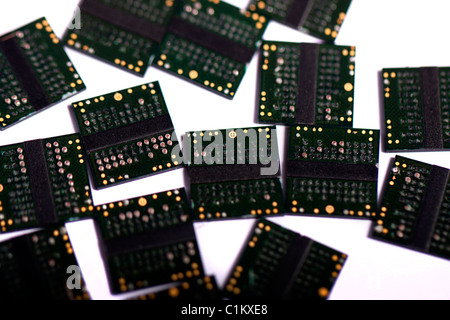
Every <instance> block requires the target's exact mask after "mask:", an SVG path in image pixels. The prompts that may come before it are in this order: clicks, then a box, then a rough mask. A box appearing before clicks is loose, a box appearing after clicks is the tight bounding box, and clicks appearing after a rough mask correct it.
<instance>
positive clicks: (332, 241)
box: [0, 0, 450, 299]
mask: <svg viewBox="0 0 450 320" xmlns="http://www.w3.org/2000/svg"><path fill="white" fill-rule="evenodd" d="M228 2H230V3H232V4H234V5H236V6H239V7H241V8H244V7H246V5H247V0H228ZM77 3H78V1H77V0H64V1H61V0H40V1H35V0H15V1H2V2H1V4H0V21H1V25H0V34H4V33H6V32H8V31H11V30H13V29H16V28H17V27H20V26H22V25H25V24H27V23H29V22H31V21H33V20H35V19H37V18H40V17H42V16H46V17H47V19H48V21H49V22H50V24H51V26H52V27H53V29H54V30H55V32H56V34H57V35H58V36H59V37H61V36H62V34H63V32H64V30H65V28H66V26H67V25H68V23H69V21H70V19H71V17H72V13H73V11H74V10H75V7H76V5H77ZM448 12H450V3H449V2H448V1H443V0H428V1H425V2H424V1H422V0H421V1H419V0H377V1H364V0H354V1H353V4H352V6H351V7H350V10H349V12H348V15H347V18H346V20H345V22H344V25H343V27H342V29H341V33H340V35H339V36H338V39H337V41H336V43H337V44H342V45H355V46H356V47H357V64H356V85H355V117H354V118H355V121H354V124H355V127H356V128H373V129H379V128H380V123H379V119H380V116H379V109H380V101H379V96H378V78H377V77H378V71H379V70H381V69H382V68H383V67H406V66H409V67H421V66H449V65H450V46H449V44H448V30H450V19H449V18H448ZM265 39H267V40H282V41H293V42H318V40H316V39H314V38H312V37H309V36H307V35H305V34H302V33H300V32H297V31H295V30H291V29H289V28H286V27H283V26H281V25H279V24H277V23H274V22H272V23H271V24H270V26H269V28H268V30H267V32H266V34H265ZM67 51H68V54H69V56H70V58H71V59H72V61H73V63H74V65H75V67H76V68H77V70H78V72H79V73H80V75H81V77H82V78H83V80H84V81H85V83H86V86H87V88H88V89H87V90H86V91H84V92H83V93H81V94H79V95H77V96H75V97H73V98H72V99H70V100H69V101H65V102H63V103H60V104H59V105H57V106H54V107H52V108H51V109H49V110H46V111H44V112H42V113H40V114H38V115H37V116H34V117H32V118H30V119H28V120H26V121H24V122H22V123H20V124H18V125H16V126H14V127H12V128H10V129H8V130H6V131H4V132H0V145H7V144H12V143H17V142H22V141H25V140H31V139H37V138H46V137H51V136H57V135H63V134H69V133H73V132H76V129H75V126H74V123H73V122H72V120H71V117H70V113H69V108H68V106H69V104H70V103H71V102H74V101H79V100H82V99H86V98H90V97H93V96H97V95H101V94H105V93H109V92H112V91H115V90H119V89H124V88H128V87H132V86H136V85H140V84H142V83H144V82H151V81H156V80H159V81H160V84H161V87H162V90H163V93H164V95H165V98H166V102H167V104H168V106H169V110H170V113H171V116H172V119H173V122H174V125H175V128H176V131H177V132H178V134H179V135H181V134H184V133H185V132H186V131H192V130H203V129H222V128H239V127H244V126H253V125H256V124H255V123H254V120H253V119H254V118H255V112H256V107H255V90H256V83H257V80H256V69H257V58H256V56H255V57H254V59H253V61H252V63H251V64H250V66H249V68H248V71H247V74H246V76H245V78H244V81H243V83H242V85H241V87H240V89H239V90H238V92H237V95H236V97H235V99H234V100H233V101H229V100H226V99H224V98H222V97H220V96H217V95H215V94H213V93H210V92H208V91H206V90H203V89H201V88H199V87H196V86H193V85H191V84H189V83H187V82H185V81H183V80H181V79H178V78H176V77H173V76H171V75H169V74H166V73H164V72H161V71H158V70H156V69H155V68H150V69H149V70H148V71H147V73H146V75H145V78H144V79H142V78H139V77H136V76H134V75H132V74H128V73H127V72H123V71H121V70H119V69H116V68H114V67H112V66H109V65H107V64H104V63H102V62H99V61H97V60H95V59H93V58H90V57H88V56H84V55H82V54H79V53H77V52H75V51H72V50H67ZM284 133H285V128H283V127H279V132H278V135H279V139H280V145H283V142H284ZM393 156H395V155H394V154H389V155H387V154H382V156H381V159H380V189H381V186H382V184H383V183H384V177H385V174H386V172H387V170H388V168H387V165H388V163H389V160H390V158H391V157H393ZM404 156H407V157H410V158H413V159H416V160H419V161H425V162H428V163H432V164H436V165H441V166H446V167H450V165H449V159H450V157H449V153H448V152H447V153H422V154H420V153H408V154H404ZM183 186H184V181H183V174H182V171H181V170H178V171H175V172H172V173H168V174H163V175H160V176H156V177H151V178H148V179H143V180H140V181H136V182H132V183H128V184H125V185H122V186H118V187H114V188H111V189H107V190H104V191H101V192H94V201H95V204H97V205H98V204H103V203H106V202H110V201H118V200H122V199H125V198H131V197H138V196H141V195H146V194H151V193H154V192H161V191H166V190H169V189H174V188H179V187H183ZM274 221H275V222H277V223H280V224H282V225H283V226H286V227H288V228H290V229H292V230H295V231H297V232H300V233H302V234H303V235H306V236H309V237H312V238H313V239H315V240H316V241H319V242H322V243H324V244H326V245H328V246H331V247H333V248H335V249H337V250H341V251H343V252H345V253H347V254H349V259H348V262H347V264H346V265H345V267H344V269H343V271H342V273H341V276H340V278H339V279H338V281H337V283H336V286H335V288H334V290H333V292H332V295H331V297H330V298H331V299H450V262H449V261H445V260H443V259H438V258H434V257H431V256H427V255H424V254H420V253H417V252H413V251H409V250H406V249H402V248H400V247H396V246H392V245H388V244H385V243H382V242H378V241H374V240H370V239H368V237H367V236H368V233H369V226H370V223H369V222H367V221H357V220H345V219H329V218H299V217H285V218H276V219H274ZM252 224H253V221H249V220H245V221H233V222H217V223H209V224H197V225H196V232H197V235H198V238H199V242H200V247H201V253H202V257H203V260H204V264H205V268H206V270H207V272H208V273H210V274H214V275H216V276H217V278H218V280H219V282H220V283H223V282H224V281H225V278H226V275H227V273H228V272H229V269H230V268H231V266H232V265H233V262H234V260H235V258H236V255H237V254H238V251H239V250H240V248H241V246H242V244H243V242H244V239H246V237H247V235H248V232H249V231H250V228H251V226H252ZM68 229H69V232H70V236H71V238H72V241H73V246H74V248H75V252H76V256H77V258H78V260H79V263H80V265H81V267H82V270H83V273H84V277H85V280H86V282H87V285H88V288H89V290H90V293H91V295H92V297H93V298H94V299H117V298H119V297H113V296H111V294H110V293H109V289H108V285H107V282H106V276H105V273H104V269H103V264H102V262H101V260H100V257H99V252H98V249H97V238H96V235H95V233H94V229H93V224H92V222H91V221H84V222H77V223H72V224H69V225H68ZM10 237H11V236H10V235H9V236H1V237H0V240H4V239H7V238H10ZM120 298H121V297H120Z"/></svg>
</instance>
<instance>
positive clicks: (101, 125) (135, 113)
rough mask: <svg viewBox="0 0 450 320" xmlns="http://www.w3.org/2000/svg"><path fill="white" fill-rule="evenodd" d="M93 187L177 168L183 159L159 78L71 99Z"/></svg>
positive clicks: (110, 184) (105, 185)
mask: <svg viewBox="0 0 450 320" xmlns="http://www.w3.org/2000/svg"><path fill="white" fill-rule="evenodd" d="M73 110H74V112H75V116H76V119H77V121H78V126H79V128H80V131H81V136H82V138H81V139H82V142H83V145H84V148H85V150H86V153H87V156H88V159H89V165H90V168H91V172H92V174H93V177H94V184H95V187H96V188H104V187H108V186H112V185H115V184H119V183H123V182H126V181H129V180H132V179H137V178H143V177H146V176H149V175H153V174H159V173H161V172H165V171H168V170H173V169H176V168H177V167H179V166H180V164H181V163H182V156H181V150H180V147H179V144H178V139H177V137H176V134H175V131H174V128H173V124H172V120H171V118H170V115H169V111H168V110H167V106H166V103H165V101H164V97H163V94H162V91H161V88H160V86H159V83H158V82H154V83H150V84H145V85H142V86H138V87H134V88H130V89H125V90H122V91H117V92H115V93H110V94H107V95H103V96H100V97H95V98H91V99H87V100H84V101H80V102H76V103H74V104H73Z"/></svg>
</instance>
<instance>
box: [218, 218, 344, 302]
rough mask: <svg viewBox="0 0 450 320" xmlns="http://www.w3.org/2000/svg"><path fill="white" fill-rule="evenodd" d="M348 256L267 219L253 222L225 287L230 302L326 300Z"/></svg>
mask: <svg viewBox="0 0 450 320" xmlns="http://www.w3.org/2000/svg"><path fill="white" fill-rule="evenodd" d="M346 260H347V255H345V254H343V253H340V252H338V251H336V250H333V249H331V248H328V247H326V246H324V245H322V244H319V243H317V242H315V241H313V240H311V239H309V238H307V237H303V236H301V235H299V234H297V233H294V232H292V231H289V230H287V229H285V228H283V227H281V226H279V225H277V224H274V223H272V222H269V221H267V220H261V221H259V222H258V223H256V225H255V228H254V229H253V232H252V233H251V235H250V237H249V238H248V240H247V242H246V243H245V246H244V248H243V249H242V252H241V255H240V257H239V259H238V261H237V263H236V265H235V266H234V267H233V269H232V272H231V275H230V277H229V279H228V280H227V284H226V287H225V293H226V295H227V296H228V297H229V298H231V299H262V298H263V299H282V300H299V299H300V300H323V299H327V298H328V297H329V295H330V293H331V290H332V288H333V286H334V284H335V282H336V280H337V278H338V276H339V273H340V272H341V270H342V268H343V265H344V263H345V261H346Z"/></svg>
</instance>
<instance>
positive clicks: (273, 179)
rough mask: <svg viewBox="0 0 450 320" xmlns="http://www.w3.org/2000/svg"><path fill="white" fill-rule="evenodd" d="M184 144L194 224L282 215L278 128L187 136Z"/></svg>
mask: <svg viewBox="0 0 450 320" xmlns="http://www.w3.org/2000/svg"><path fill="white" fill-rule="evenodd" d="M186 138H187V139H186V140H185V143H186V144H185V148H184V150H185V155H186V157H187V161H186V163H187V165H188V168H187V169H188V174H189V178H190V185H191V189H190V190H191V199H192V208H193V211H194V219H195V220H198V221H202V220H218V219H237V218H254V217H257V216H262V215H264V216H266V215H277V214H282V213H284V205H283V203H284V201H283V193H282V187H281V181H280V164H279V156H278V145H277V131H276V127H261V128H244V129H227V130H212V131H201V132H189V133H187V134H186ZM186 152H187V154H186Z"/></svg>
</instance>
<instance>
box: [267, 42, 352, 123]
mask: <svg viewBox="0 0 450 320" xmlns="http://www.w3.org/2000/svg"><path fill="white" fill-rule="evenodd" d="M355 55H356V49H355V47H347V46H334V45H329V44H313V43H290V42H274V41H265V42H264V43H263V45H262V50H261V56H260V69H259V81H260V84H259V86H260V94H259V96H260V98H259V101H258V119H259V122H261V123H280V124H309V125H326V126H337V127H350V128H351V127H352V126H353V100H354V98H353V97H354V85H355V84H354V83H355Z"/></svg>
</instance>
